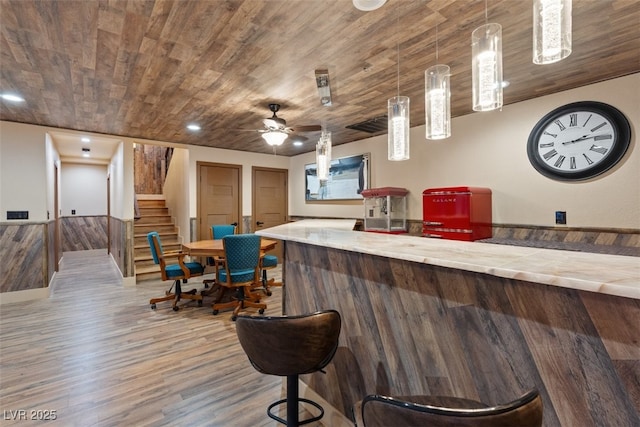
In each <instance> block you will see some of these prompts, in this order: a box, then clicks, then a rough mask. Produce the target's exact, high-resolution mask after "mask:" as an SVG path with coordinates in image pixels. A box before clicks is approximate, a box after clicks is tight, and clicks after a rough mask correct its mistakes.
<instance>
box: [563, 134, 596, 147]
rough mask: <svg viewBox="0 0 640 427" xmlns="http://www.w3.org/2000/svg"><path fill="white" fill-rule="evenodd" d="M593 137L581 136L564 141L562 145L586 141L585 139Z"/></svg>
mask: <svg viewBox="0 0 640 427" xmlns="http://www.w3.org/2000/svg"><path fill="white" fill-rule="evenodd" d="M591 138H593V136H588V135H585V136H583V137H581V138H578V139H574V140H573V141H567V142H563V143H562V145H567V144H574V143H576V142H579V141H584V140H585V139H591Z"/></svg>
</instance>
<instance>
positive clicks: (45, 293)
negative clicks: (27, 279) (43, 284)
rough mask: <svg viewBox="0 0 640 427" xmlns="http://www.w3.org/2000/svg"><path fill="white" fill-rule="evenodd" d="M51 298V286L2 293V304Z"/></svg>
mask: <svg viewBox="0 0 640 427" xmlns="http://www.w3.org/2000/svg"><path fill="white" fill-rule="evenodd" d="M47 298H49V288H48V287H47V288H38V289H25V290H24V291H13V292H3V293H0V305H2V304H10V303H14V302H23V301H31V300H35V299H47Z"/></svg>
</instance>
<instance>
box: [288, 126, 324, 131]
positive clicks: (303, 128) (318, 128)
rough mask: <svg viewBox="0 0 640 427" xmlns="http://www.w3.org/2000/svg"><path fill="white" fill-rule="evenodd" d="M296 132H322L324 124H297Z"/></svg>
mask: <svg viewBox="0 0 640 427" xmlns="http://www.w3.org/2000/svg"><path fill="white" fill-rule="evenodd" d="M294 129H295V131H296V132H320V131H321V130H322V126H320V125H308V126H296V127H295V128H294Z"/></svg>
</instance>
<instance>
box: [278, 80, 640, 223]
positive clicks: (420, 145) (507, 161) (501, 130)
mask: <svg viewBox="0 0 640 427" xmlns="http://www.w3.org/2000/svg"><path fill="white" fill-rule="evenodd" d="M506 90H508V89H506ZM587 100H592V101H601V102H606V103H609V104H611V105H613V106H615V107H617V108H618V109H620V110H621V111H622V112H623V113H625V115H626V116H627V118H628V119H629V121H630V122H631V127H632V143H631V147H630V148H629V150H628V151H627V153H626V155H625V157H624V159H623V160H622V162H621V163H619V164H618V165H617V166H616V167H615V168H614V169H612V170H610V171H608V172H607V173H605V174H603V175H600V176H598V177H596V178H593V179H591V180H587V181H581V182H560V181H554V180H551V179H549V178H546V177H544V176H542V175H541V174H539V173H538V172H537V171H536V170H535V169H534V168H533V167H532V166H531V164H530V163H529V160H528V157H527V139H528V137H529V133H530V132H531V130H532V129H533V127H534V126H535V124H536V123H537V122H538V120H540V118H542V116H544V115H545V114H546V113H548V112H549V111H551V110H553V109H554V108H556V107H559V106H561V105H564V104H567V103H570V102H576V101H587ZM639 100H640V74H634V75H631V76H626V77H623V78H619V79H615V80H609V81H606V82H601V83H597V84H594V85H590V86H585V87H581V88H577V89H573V90H570V91H566V92H562V93H558V94H553V95H549V96H545V97H541V98H536V99H533V100H529V101H525V102H520V103H517V104H512V105H509V106H506V107H504V108H503V110H502V111H492V112H485V113H474V114H470V115H467V116H463V117H458V118H455V119H453V123H452V137H451V138H449V139H446V140H443V141H427V140H426V139H425V137H424V126H420V127H416V128H412V130H411V159H410V160H408V161H404V162H390V161H388V160H387V135H382V136H378V137H374V138H368V139H365V140H361V141H357V142H354V143H350V144H343V145H339V146H336V147H334V148H333V153H332V154H333V156H334V157H336V158H337V157H344V156H348V155H353V154H360V153H371V162H370V170H371V186H372V187H374V188H375V187H404V188H407V189H408V190H409V191H410V198H409V214H408V218H409V219H414V220H421V219H422V192H423V191H424V190H425V189H427V188H432V187H452V186H477V187H488V188H490V189H491V190H492V192H493V222H494V223H497V224H526V225H539V226H555V215H554V213H555V211H556V210H563V211H566V212H567V226H569V227H571V226H574V227H611V228H632V229H640V151H639V149H638V137H637V131H638V129H640V102H639ZM383 101H384V100H383ZM418 102H419V101H418ZM313 162H315V154H314V153H307V154H303V155H300V156H296V157H293V158H291V166H290V171H289V180H290V186H289V191H290V194H289V201H290V202H289V211H290V214H291V215H294V216H321V217H362V216H363V205H362V202H357V203H350V204H345V203H343V202H333V203H330V202H320V203H318V202H312V203H305V200H304V164H306V163H313Z"/></svg>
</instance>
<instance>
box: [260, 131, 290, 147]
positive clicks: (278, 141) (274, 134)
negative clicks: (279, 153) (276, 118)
mask: <svg viewBox="0 0 640 427" xmlns="http://www.w3.org/2000/svg"><path fill="white" fill-rule="evenodd" d="M262 137H263V138H264V140H265V141H267V144H269V145H273V146H278V145H282V143H283V142H284V140H285V139H287V134H286V133H285V132H280V131H277V130H275V131H269V132H265V133H263V134H262Z"/></svg>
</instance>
